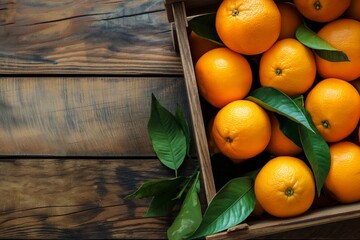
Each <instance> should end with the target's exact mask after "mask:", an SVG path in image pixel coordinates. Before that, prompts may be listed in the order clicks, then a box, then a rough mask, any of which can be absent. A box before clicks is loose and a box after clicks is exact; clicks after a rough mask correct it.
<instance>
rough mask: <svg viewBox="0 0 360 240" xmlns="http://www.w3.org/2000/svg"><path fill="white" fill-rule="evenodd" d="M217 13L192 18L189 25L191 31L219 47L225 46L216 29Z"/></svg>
mask: <svg viewBox="0 0 360 240" xmlns="http://www.w3.org/2000/svg"><path fill="white" fill-rule="evenodd" d="M215 16H216V14H215V13H209V14H205V15H200V16H196V17H194V18H192V19H191V20H190V21H189V22H188V24H189V27H190V29H191V30H192V31H193V32H195V33H196V34H197V35H199V36H200V37H202V38H205V39H207V40H210V41H212V42H214V43H217V44H219V45H224V44H223V42H222V41H221V39H220V37H219V35H218V34H217V32H216V28H215Z"/></svg>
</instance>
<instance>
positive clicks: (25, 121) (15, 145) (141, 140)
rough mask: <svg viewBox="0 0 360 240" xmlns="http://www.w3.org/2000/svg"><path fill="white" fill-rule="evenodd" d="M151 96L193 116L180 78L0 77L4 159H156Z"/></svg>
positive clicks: (0, 152)
mask: <svg viewBox="0 0 360 240" xmlns="http://www.w3.org/2000/svg"><path fill="white" fill-rule="evenodd" d="M152 93H153V94H154V95H155V96H156V97H157V98H158V100H159V101H160V103H161V104H162V105H163V106H164V107H166V108H167V109H168V110H169V111H171V112H173V113H174V112H175V110H176V106H177V104H179V106H180V107H181V109H182V110H183V111H184V113H185V115H186V116H188V100H187V97H186V94H185V86H184V81H183V78H181V77H179V78H165V77H162V78H160V77H158V78H155V77H153V78H139V77H138V78H135V77H132V78H126V77H106V78H100V77H99V78H96V77H90V78H81V77H80V78H61V77H53V78H47V77H39V78H11V77H9V78H7V77H5V78H0V112H1V114H0V155H2V156H4V155H5V156H16V155H21V156H24V155H26V156H30V155H35V156H37V155H47V156H49V155H50V156H154V151H153V149H152V146H151V143H150V138H149V136H148V133H147V122H148V120H149V117H150V110H151V94H152ZM189 124H191V123H190V120H189Z"/></svg>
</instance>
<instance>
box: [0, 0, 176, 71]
mask: <svg viewBox="0 0 360 240" xmlns="http://www.w3.org/2000/svg"><path fill="white" fill-rule="evenodd" d="M170 29H171V28H170V24H169V22H168V20H167V17H166V13H165V10H164V2H163V0H152V1H148V0H136V1H132V0H126V1H119V0H115V1H114V0H102V1H93V0H62V1H47V0H38V1H33V0H0V46H1V47H0V74H23V73H31V74H42V73H50V74H58V73H61V74H127V75H131V74H177V75H179V74H182V72H183V71H182V67H181V63H180V59H179V57H178V54H177V53H176V52H175V51H173V43H172V36H171V31H170Z"/></svg>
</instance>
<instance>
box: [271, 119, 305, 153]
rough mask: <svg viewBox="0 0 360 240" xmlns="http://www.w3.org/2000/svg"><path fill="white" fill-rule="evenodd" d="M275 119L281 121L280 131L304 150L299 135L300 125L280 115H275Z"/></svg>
mask: <svg viewBox="0 0 360 240" xmlns="http://www.w3.org/2000/svg"><path fill="white" fill-rule="evenodd" d="M275 117H276V118H277V120H278V121H279V126H280V130H281V131H282V132H283V133H284V135H285V136H286V137H288V138H289V139H290V140H291V141H292V142H293V143H295V144H296V145H297V146H298V147H300V148H302V145H301V140H300V135H299V131H298V129H299V124H297V123H296V122H294V121H292V120H290V119H288V118H287V117H284V116H282V115H279V114H275Z"/></svg>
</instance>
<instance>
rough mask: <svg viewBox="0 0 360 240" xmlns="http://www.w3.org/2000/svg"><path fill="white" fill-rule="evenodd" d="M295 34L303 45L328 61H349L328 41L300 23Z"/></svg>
mask: <svg viewBox="0 0 360 240" xmlns="http://www.w3.org/2000/svg"><path fill="white" fill-rule="evenodd" d="M295 36H296V38H297V40H299V41H300V42H301V43H302V44H304V45H305V46H307V47H309V48H311V49H314V51H315V52H316V54H317V55H318V56H319V57H321V58H323V59H325V60H328V61H330V62H349V61H350V60H349V58H348V56H347V55H346V54H345V53H344V52H342V51H340V50H338V49H336V48H334V47H333V46H331V45H330V44H329V43H328V42H326V41H325V40H323V39H322V38H321V37H319V35H317V34H316V33H315V32H314V31H312V30H311V29H310V28H308V27H307V26H306V25H305V24H302V25H301V26H299V27H298V29H297V30H296V33H295Z"/></svg>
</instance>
